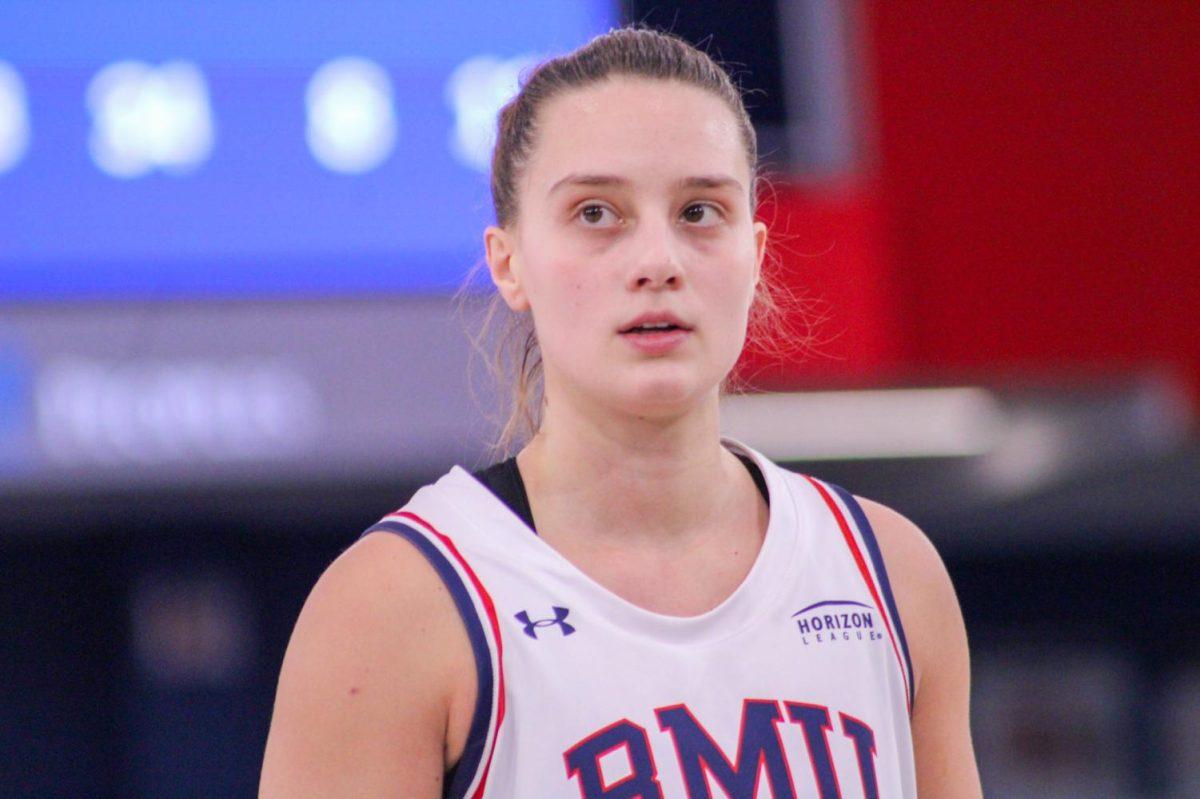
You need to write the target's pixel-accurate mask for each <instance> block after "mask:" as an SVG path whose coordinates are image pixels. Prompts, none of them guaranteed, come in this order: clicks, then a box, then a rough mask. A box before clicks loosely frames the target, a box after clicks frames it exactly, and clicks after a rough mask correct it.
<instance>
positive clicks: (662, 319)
mask: <svg viewBox="0 0 1200 799" xmlns="http://www.w3.org/2000/svg"><path fill="white" fill-rule="evenodd" d="M691 329H692V328H691V326H690V325H687V324H685V323H684V322H683V320H682V319H680V318H679V317H677V316H675V315H674V314H670V313H665V312H661V311H659V312H651V313H644V314H642V315H641V316H639V317H637V318H636V319H633V320H632V321H630V322H629V323H628V324H626V325H625V326H624V327H622V328H621V329H620V331H618V332H620V333H621V334H622V335H625V334H627V333H664V332H670V331H673V330H691Z"/></svg>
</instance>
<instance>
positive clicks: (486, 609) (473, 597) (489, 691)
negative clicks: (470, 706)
mask: <svg viewBox="0 0 1200 799" xmlns="http://www.w3.org/2000/svg"><path fill="white" fill-rule="evenodd" d="M376 531H384V532H389V533H393V534H395V535H398V536H400V537H401V538H404V539H406V540H407V541H408V542H409V543H411V544H412V545H413V546H415V547H416V548H417V550H418V551H420V553H421V554H422V555H424V556H425V559H426V560H428V561H429V563H430V565H431V566H433V568H434V570H435V571H436V572H437V574H438V576H439V577H440V578H441V579H442V582H443V583H444V584H445V586H446V589H447V590H448V591H449V592H450V595H451V596H452V597H453V598H454V604H455V606H456V607H457V609H458V613H459V615H460V616H461V617H462V621H463V625H464V626H465V627H466V631H467V637H468V638H469V639H470V641H471V649H472V650H473V651H474V654H475V671H476V674H477V676H478V686H479V687H478V692H477V696H476V699H475V712H474V715H473V717H472V719H471V728H470V732H469V734H468V738H467V743H466V746H465V747H464V749H463V753H462V757H461V758H460V759H459V761H458V763H457V764H456V765H455V766H454V768H453V769H452V770H451V771H450V772H449V773H448V774H447V775H446V782H447V787H446V789H445V791H444V793H443V796H446V797H450V799H467V797H469V798H470V799H478V798H479V797H481V796H483V792H484V788H485V787H486V785H487V778H488V772H489V770H490V768H491V763H492V754H493V752H494V751H495V747H496V738H497V736H498V735H499V732H500V725H501V723H502V722H503V721H504V665H503V655H504V645H503V641H502V640H501V637H500V624H499V621H498V620H497V617H496V608H495V605H494V604H493V602H492V598H491V596H490V595H489V594H488V592H487V589H485V588H484V586H483V583H482V582H480V580H479V577H478V576H477V575H476V573H475V571H474V569H472V568H471V566H470V564H469V563H467V560H466V559H465V558H464V557H463V556H462V553H461V552H460V551H459V549H458V547H456V546H455V545H454V542H453V541H452V540H451V539H450V538H449V537H448V536H446V535H443V534H442V533H441V532H439V531H438V530H436V529H435V528H434V527H433V525H431V524H430V523H429V522H427V521H425V520H424V519H422V518H421V517H420V516H417V515H416V514H415V513H410V512H408V511H405V510H403V509H401V510H398V511H396V512H395V513H392V514H390V515H388V516H385V517H384V518H383V519H382V520H381V521H379V522H377V523H376V524H375V525H373V526H371V527H370V528H368V529H367V530H366V532H364V533H363V535H366V534H367V533H373V532H376Z"/></svg>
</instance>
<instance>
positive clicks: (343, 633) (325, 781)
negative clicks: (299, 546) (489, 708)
mask: <svg viewBox="0 0 1200 799" xmlns="http://www.w3.org/2000/svg"><path fill="white" fill-rule="evenodd" d="M470 658H471V652H470V645H469V643H468V641H467V639H466V633H465V631H464V630H463V628H462V624H461V621H460V619H459V618H458V615H457V610H456V608H455V606H454V601H453V598H452V597H451V596H450V594H449V591H448V590H447V589H446V587H445V586H444V584H443V583H442V581H441V579H440V577H439V576H438V574H437V573H436V571H435V570H434V569H433V567H432V566H431V565H430V564H429V563H428V562H427V561H426V560H425V558H424V556H423V555H422V554H421V553H420V552H419V551H418V550H417V549H416V547H414V546H413V545H412V544H410V543H408V542H407V541H405V540H403V539H401V538H399V537H398V536H394V535H391V534H389V533H372V534H371V535H368V536H365V537H364V538H362V539H361V540H359V541H358V542H357V543H355V544H354V545H353V546H351V547H350V548H349V549H347V550H346V551H345V552H343V553H342V554H341V555H340V556H339V557H338V558H337V559H336V560H335V561H334V562H333V563H332V564H331V565H330V566H329V567H328V568H327V569H326V570H325V572H324V574H322V575H321V578H320V579H319V580H318V581H317V583H316V585H315V586H314V587H313V589H312V592H311V593H310V594H309V597H308V599H307V601H306V602H305V604H304V608H303V610H302V611H301V612H300V617H299V619H298V620H297V622H296V627H295V630H294V631H293V633H292V638H291V640H290V642H289V644H288V648H287V653H286V655H285V656H284V662H283V667H282V669H281V672H280V677H279V686H278V690H277V694H276V701H275V710H274V714H273V716H272V719H271V730H270V734H269V736H268V740H267V747H266V754H265V757H264V762H263V774H262V782H261V785H260V796H264V797H268V796H272V797H273V796H289V797H292V796H335V795H340V796H349V795H382V794H384V793H391V794H396V795H404V796H414V797H425V796H428V797H434V796H440V795H441V787H442V775H443V771H444V768H445V748H446V746H445V744H446V734H447V719H448V715H449V712H450V709H451V706H452V703H453V702H454V699H455V686H456V685H459V684H461V678H462V670H463V667H464V664H465V663H469V662H470Z"/></svg>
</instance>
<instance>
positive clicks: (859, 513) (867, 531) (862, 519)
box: [826, 483, 916, 710]
mask: <svg viewBox="0 0 1200 799" xmlns="http://www.w3.org/2000/svg"><path fill="white" fill-rule="evenodd" d="M826 485H828V486H829V487H830V488H832V489H833V490H834V491H835V492H836V493H837V495H838V496H839V497H840V498H841V500H842V502H843V503H844V504H845V505H846V507H847V508H849V509H850V515H851V516H853V517H854V523H855V524H857V525H858V529H859V530H860V531H861V532H862V537H863V543H865V544H866V545H867V554H868V555H870V557H871V563H872V564H873V565H874V566H875V574H876V576H877V577H878V579H879V590H880V591H882V592H883V601H884V603H886V604H887V609H888V613H890V614H891V616H892V621H894V622H895V626H896V637H897V638H899V639H900V651H901V652H902V653H904V666H905V668H907V669H908V695H909V696H910V697H915V696H916V688H915V687H914V685H913V668H912V658H911V657H909V654H908V640H907V639H906V638H905V637H904V624H903V623H902V622H901V621H900V611H899V610H897V608H896V597H895V596H893V594H892V584H891V582H890V581H889V580H888V574H887V568H886V567H885V566H884V565H883V553H882V552H880V551H879V542H878V541H877V540H876V538H875V531H874V530H872V529H871V523H870V522H869V521H867V514H865V513H863V509H862V506H861V505H859V504H858V500H856V499H855V498H854V495H853V494H851V493H850V492H849V491H847V490H846V489H844V488H842V487H840V486H836V485H834V484H833V483H826ZM909 709H910V710H911V708H909Z"/></svg>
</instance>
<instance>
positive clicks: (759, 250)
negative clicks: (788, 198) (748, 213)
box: [754, 222, 767, 285]
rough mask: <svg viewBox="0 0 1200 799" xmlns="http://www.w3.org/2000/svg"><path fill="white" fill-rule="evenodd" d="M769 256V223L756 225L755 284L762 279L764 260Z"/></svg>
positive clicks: (756, 223) (757, 223)
mask: <svg viewBox="0 0 1200 799" xmlns="http://www.w3.org/2000/svg"><path fill="white" fill-rule="evenodd" d="M766 256H767V223H766V222H755V223H754V284H755V285H758V281H759V279H760V278H761V277H762V266H763V259H764V258H766Z"/></svg>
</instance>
